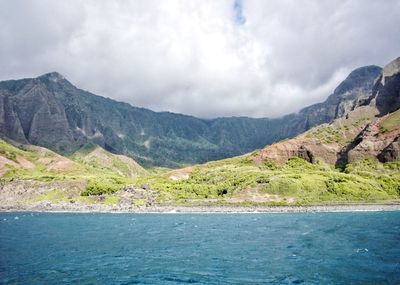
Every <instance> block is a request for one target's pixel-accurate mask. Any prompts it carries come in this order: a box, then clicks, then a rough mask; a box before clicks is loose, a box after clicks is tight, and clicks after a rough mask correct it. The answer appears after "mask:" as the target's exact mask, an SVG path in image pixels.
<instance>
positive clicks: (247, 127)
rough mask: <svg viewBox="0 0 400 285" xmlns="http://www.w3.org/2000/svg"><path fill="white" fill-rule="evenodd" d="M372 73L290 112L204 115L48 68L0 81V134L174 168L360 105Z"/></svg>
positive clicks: (288, 133) (353, 76)
mask: <svg viewBox="0 0 400 285" xmlns="http://www.w3.org/2000/svg"><path fill="white" fill-rule="evenodd" d="M380 73H381V68H379V67H377V66H366V67H362V68H359V69H356V70H354V71H353V72H352V73H350V75H349V76H348V77H347V78H346V79H345V80H344V81H343V82H342V83H341V84H340V85H339V86H338V87H337V88H336V90H335V91H334V93H333V94H332V95H330V96H329V97H328V99H327V100H326V101H325V102H323V103H319V104H315V105H312V106H310V107H307V108H304V109H302V110H301V111H300V112H299V113H297V114H290V115H287V116H284V117H282V118H278V119H268V118H260V119H252V118H247V117H231V118H217V119H210V120H207V119H199V118H195V117H192V116H185V115H181V114H174V113H169V112H153V111H151V110H147V109H144V108H137V107H133V106H131V105H129V104H127V103H122V102H117V101H115V100H112V99H108V98H104V97H100V96H97V95H94V94H92V93H90V92H87V91H84V90H81V89H79V88H76V87H75V86H74V85H72V84H71V83H70V82H69V81H68V80H67V79H65V78H64V77H63V76H62V75H60V74H59V73H57V72H53V73H48V74H45V75H42V76H39V77H37V78H30V79H21V80H9V81H3V82H0V136H1V137H2V138H4V139H7V140H13V141H16V142H19V143H28V144H33V145H38V146H43V147H46V148H49V149H51V150H53V151H55V152H57V153H60V154H72V153H74V152H76V151H78V150H79V149H81V148H85V146H86V145H88V144H95V145H98V146H100V147H102V148H104V149H106V150H107V151H110V152H112V153H115V154H123V155H127V156H129V157H131V158H133V159H134V160H136V161H138V162H139V163H140V164H142V165H150V166H168V167H178V166H181V165H185V164H194V163H201V162H205V161H209V160H217V159H222V158H226V157H232V156H235V155H239V154H243V153H246V152H249V151H252V150H254V149H257V148H261V147H263V146H265V145H267V144H270V143H273V142H276V141H279V140H281V139H284V138H288V137H293V136H295V135H297V134H299V133H301V132H303V131H305V130H307V129H309V128H311V127H313V126H316V125H319V124H321V123H327V122H330V121H332V120H333V119H335V118H337V117H340V116H343V115H345V114H347V113H348V112H349V111H350V110H352V109H354V108H356V107H357V106H360V105H363V104H368V99H369V98H370V96H371V95H372V91H371V90H372V89H371V87H372V86H373V84H374V80H375V79H376V77H377V76H379V74H380ZM382 104H384V103H382ZM385 104H386V103H385Z"/></svg>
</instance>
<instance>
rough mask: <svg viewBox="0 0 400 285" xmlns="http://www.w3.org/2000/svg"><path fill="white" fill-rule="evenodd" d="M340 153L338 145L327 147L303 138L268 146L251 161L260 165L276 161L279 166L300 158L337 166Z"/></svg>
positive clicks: (312, 139)
mask: <svg viewBox="0 0 400 285" xmlns="http://www.w3.org/2000/svg"><path fill="white" fill-rule="evenodd" d="M339 151H340V146H339V145H338V144H330V145H327V144H323V143H322V142H321V141H320V140H319V139H315V138H304V137H301V138H295V139H291V140H288V141H284V142H280V143H276V144H273V145H271V146H268V147H266V148H264V149H262V150H261V151H260V152H259V153H257V154H256V155H255V156H253V157H251V159H252V160H253V161H255V162H259V163H260V162H262V161H275V162H276V163H278V164H284V163H286V162H287V161H288V160H289V159H290V158H292V157H300V158H303V159H305V160H306V161H308V162H311V163H314V162H316V161H317V160H318V159H320V160H323V161H325V162H327V163H330V164H335V163H336V160H337V155H338V152H339Z"/></svg>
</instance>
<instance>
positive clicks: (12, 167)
mask: <svg viewBox="0 0 400 285" xmlns="http://www.w3.org/2000/svg"><path fill="white" fill-rule="evenodd" d="M98 153H102V152H98ZM103 155H104V161H112V162H115V163H114V164H113V165H112V166H113V167H112V168H110V167H105V166H104V165H101V162H102V161H103V160H101V159H100V158H98V159H99V161H96V162H97V163H85V155H83V154H81V156H80V158H81V159H82V160H83V162H82V161H79V160H75V161H74V160H71V159H69V158H66V157H63V156H61V155H58V154H56V153H54V152H52V151H50V150H48V149H45V148H42V147H36V146H21V147H18V148H17V147H15V146H13V145H11V144H9V143H7V142H5V141H3V140H0V173H1V174H2V175H1V178H0V182H2V183H11V182H13V183H15V182H16V181H20V182H21V184H23V181H36V182H38V186H37V187H36V186H30V187H34V188H37V189H31V190H32V191H34V192H35V191H36V192H37V193H38V195H37V197H36V198H34V199H29V201H28V202H37V201H42V200H49V201H52V202H61V201H70V200H75V201H81V202H88V203H91V202H95V201H96V200H98V199H92V198H91V197H81V195H82V193H83V194H84V193H85V191H86V190H87V189H90V188H93V187H94V188H95V189H96V191H97V193H98V191H102V192H108V193H110V194H111V193H113V192H115V191H116V190H118V189H119V188H120V187H122V186H123V185H126V184H129V183H132V182H133V181H134V180H133V178H132V177H133V176H137V175H136V173H135V172H134V170H137V171H138V173H139V174H140V175H146V174H147V172H146V170H144V169H143V168H141V167H140V166H138V165H137V164H136V163H135V162H134V161H133V160H131V159H129V158H127V161H128V163H123V162H122V161H124V160H125V158H123V157H121V156H114V155H113V154H110V153H107V152H105V151H104V153H103ZM119 166H120V168H118V167H119ZM125 171H128V172H129V174H131V175H132V176H127V175H123V174H124V173H125ZM60 182H62V183H60ZM76 182H82V183H81V185H82V187H81V189H80V191H78V192H76V191H73V190H71V191H69V189H68V188H69V187H68V185H71V186H72V185H74V184H76ZM60 184H62V185H67V189H63V190H62V189H57V187H60V186H59V185H60ZM43 185H45V187H49V188H50V189H51V190H50V191H47V192H46V193H42V192H41V191H39V190H40V187H44V186H43ZM85 185H86V186H85ZM71 188H72V187H71ZM96 191H95V194H96ZM21 199H22V200H23V199H24V197H21ZM102 201H103V200H102ZM103 202H104V203H111V202H116V201H115V199H110V198H106V199H105V200H104V201H103Z"/></svg>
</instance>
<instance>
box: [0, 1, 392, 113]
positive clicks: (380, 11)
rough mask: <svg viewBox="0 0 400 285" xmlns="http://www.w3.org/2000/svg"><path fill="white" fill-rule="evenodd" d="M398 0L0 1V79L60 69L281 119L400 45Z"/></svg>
mask: <svg viewBox="0 0 400 285" xmlns="http://www.w3.org/2000/svg"><path fill="white" fill-rule="evenodd" d="M398 19H400V0H388V1H384V2H382V1H375V0H365V1H361V0H359V1H344V0H340V1H339V0H338V1H328V0H325V1H324V0H314V1H307V0H296V1H294V0H292V1H289V0H284V1H282V0H279V1H278V0H274V1H261V0H258V1H257V0H247V1H246V0H242V1H233V0H231V1H228V0H224V1H213V0H193V1H184V0H181V1H179V0H176V1H175V0H169V1H161V0H160V1H156V0H153V1H144V0H143V1H98V0H97V1H94V0H89V1H74V0H64V1H50V0H48V1H45V0H29V1H28V0H26V1H23V0H16V1H0V26H1V27H2V28H1V29H0V41H1V43H2V44H1V45H0V60H1V62H2V69H1V70H0V79H9V78H19V77H24V76H37V75H40V74H42V73H45V72H49V71H54V70H56V71H59V72H60V73H62V74H63V75H65V76H66V77H67V78H68V79H69V80H70V81H71V82H73V83H75V84H76V85H77V86H78V87H81V88H83V89H86V90H89V91H92V92H94V93H97V94H99V95H103V96H107V97H111V98H115V99H118V100H122V101H126V102H129V103H131V104H133V105H136V106H143V107H148V108H151V109H154V110H168V111H175V112H180V113H185V114H192V115H197V116H201V117H216V116H230V115H247V116H268V117H274V116H279V115H283V114H286V113H288V112H293V111H297V110H299V109H300V108H301V107H304V106H305V105H308V104H311V103H314V102H317V101H322V100H323V99H324V98H325V97H327V96H328V95H329V94H330V93H331V92H332V91H333V89H334V88H335V87H336V85H337V84H338V83H339V82H340V81H341V80H343V79H344V78H345V77H346V75H347V74H348V72H349V71H351V69H354V68H356V67H358V66H362V65H368V64H379V65H383V64H385V63H387V62H388V61H390V60H391V59H393V58H395V57H397V56H398V55H399V54H398V52H399V51H400V25H399V20H398Z"/></svg>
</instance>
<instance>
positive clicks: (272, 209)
mask: <svg viewBox="0 0 400 285" xmlns="http://www.w3.org/2000/svg"><path fill="white" fill-rule="evenodd" d="M74 206H75V205H68V204H52V205H50V204H47V205H45V206H43V205H40V206H39V205H18V206H0V212H43V213H116V214H117V213H120V214H124V213H125V214H129V213H131V214H213V213H215V214H237V213H243V214H246V213H248V214H251V213H254V214H256V213H316V212H318V213H322V212H377V211H400V204H352V205H309V206H230V205H223V206H215V205H210V206H151V207H120V206H115V205H104V204H103V205H102V204H95V205H85V206H84V207H74ZM76 206H77V205H76Z"/></svg>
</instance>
